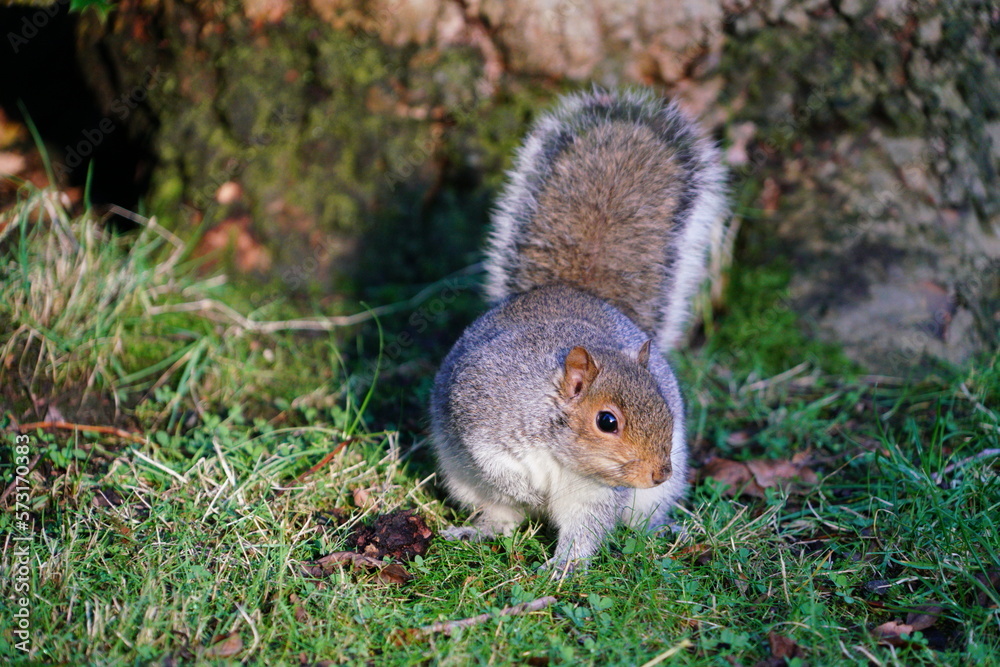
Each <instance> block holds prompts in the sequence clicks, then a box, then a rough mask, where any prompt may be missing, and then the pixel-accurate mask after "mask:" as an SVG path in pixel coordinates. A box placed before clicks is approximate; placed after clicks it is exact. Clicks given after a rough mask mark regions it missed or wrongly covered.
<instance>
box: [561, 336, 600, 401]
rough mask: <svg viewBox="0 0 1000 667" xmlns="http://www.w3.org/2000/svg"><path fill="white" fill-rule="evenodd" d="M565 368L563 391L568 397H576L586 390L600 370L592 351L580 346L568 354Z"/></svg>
mask: <svg viewBox="0 0 1000 667" xmlns="http://www.w3.org/2000/svg"><path fill="white" fill-rule="evenodd" d="M563 370H564V373H563V382H562V391H563V395H564V396H565V397H566V398H576V397H577V396H579V395H580V394H582V393H583V392H584V391H586V389H587V388H588V387H589V386H590V383H591V382H593V381H594V378H596V377H597V372H598V369H597V364H595V363H594V360H593V358H591V356H590V353H589V352H587V350H585V349H584V348H582V347H580V346H577V347H574V348H573V349H572V350H570V351H569V354H567V355H566V363H565V364H564V365H563Z"/></svg>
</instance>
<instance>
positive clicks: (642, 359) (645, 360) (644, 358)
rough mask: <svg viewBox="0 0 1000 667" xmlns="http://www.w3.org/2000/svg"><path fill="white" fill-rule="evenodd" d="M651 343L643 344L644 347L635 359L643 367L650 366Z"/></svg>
mask: <svg viewBox="0 0 1000 667" xmlns="http://www.w3.org/2000/svg"><path fill="white" fill-rule="evenodd" d="M649 343H650V341H649V340H647V341H646V342H645V343H643V344H642V347H640V348H639V354H637V355H636V357H635V360H636V361H638V362H639V364H640V365H641V366H647V367H648V366H649Z"/></svg>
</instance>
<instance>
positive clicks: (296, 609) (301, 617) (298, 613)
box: [288, 593, 309, 623]
mask: <svg viewBox="0 0 1000 667" xmlns="http://www.w3.org/2000/svg"><path fill="white" fill-rule="evenodd" d="M288 601H289V602H291V603H292V605H293V607H292V615H294V616H295V620H296V621H298V622H299V623H306V622H307V621H308V620H309V614H307V613H306V610H305V609H304V608H303V607H302V604H301V603H302V600H301V599H299V596H298V595H296V594H295V593H292V594H291V595H289V596H288Z"/></svg>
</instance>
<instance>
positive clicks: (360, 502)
mask: <svg viewBox="0 0 1000 667" xmlns="http://www.w3.org/2000/svg"><path fill="white" fill-rule="evenodd" d="M351 495H352V496H353V497H354V505H355V507H360V508H362V509H366V508H368V507H372V506H374V505H375V502H374V501H373V500H372V497H371V494H370V493H368V489H361V488H358V489H354V491H352V492H351Z"/></svg>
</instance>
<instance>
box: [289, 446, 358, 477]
mask: <svg viewBox="0 0 1000 667" xmlns="http://www.w3.org/2000/svg"><path fill="white" fill-rule="evenodd" d="M358 440H361V438H354V437H351V438H348V439H347V440H341V441H340V442H339V443H338V444H337V446H336V447H334V448H333V451H332V452H330V453H329V454H327V455H326V456H324V457H323V458H322V459H320V462H319V463H317V464H316V465H314V466H313V467H312V468H309V470H306V471H305V472H304V473H302V474H301V475H299V476H298V477H296V478H295V483H296V484H301V483H302V482H304V481H305V480H306V478H307V477H309V475H312V474H313V473H315V472H316V471H317V470H319V469H320V468H322V467H323V466H325V465H326V464H327V463H329V462H330V461H332V460H333V457H334V456H336V455H337V454H339V453H340V452H341V451H343V449H344V447H346V446H347V445H349V444H351V443H352V442H357V441H358Z"/></svg>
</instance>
